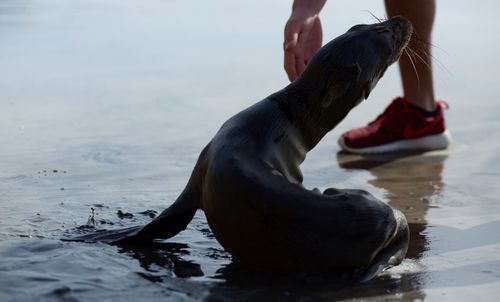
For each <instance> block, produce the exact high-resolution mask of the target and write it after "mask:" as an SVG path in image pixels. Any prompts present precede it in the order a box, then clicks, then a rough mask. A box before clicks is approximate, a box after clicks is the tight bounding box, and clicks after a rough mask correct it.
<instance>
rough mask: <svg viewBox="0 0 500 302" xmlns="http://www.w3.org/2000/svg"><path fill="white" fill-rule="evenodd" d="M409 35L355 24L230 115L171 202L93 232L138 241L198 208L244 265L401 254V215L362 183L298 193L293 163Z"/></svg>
mask: <svg viewBox="0 0 500 302" xmlns="http://www.w3.org/2000/svg"><path fill="white" fill-rule="evenodd" d="M410 35H411V24H409V22H408V21H407V20H406V19H403V18H401V17H396V18H392V19H390V20H388V21H385V22H382V23H379V24H373V25H361V26H355V27H353V28H352V29H351V30H349V31H348V32H347V33H346V34H344V35H342V36H340V37H339V38H337V39H335V40H333V41H332V42H330V43H328V44H327V45H325V46H324V47H323V48H322V49H321V50H320V51H319V52H318V53H317V54H316V55H315V56H314V58H313V59H312V60H311V62H310V63H309V65H308V67H307V69H306V70H305V71H304V73H303V74H302V75H301V77H300V78H299V79H298V80H296V81H294V82H293V83H291V84H290V85H289V86H287V87H286V88H284V89H283V90H281V91H278V92H276V93H275V94H273V95H271V96H269V97H267V98H265V99H264V100H262V101H260V102H258V103H256V104H255V105H253V106H251V107H249V108H247V109H245V110H244V111H242V112H240V113H238V114H236V115H235V116H233V117H232V118H230V119H229V120H228V121H227V122H225V123H224V125H223V126H222V127H221V128H220V130H219V131H218V132H217V134H216V135H215V137H214V138H213V139H212V140H211V142H210V143H209V144H208V145H207V146H206V147H205V149H204V150H203V151H202V153H201V155H200V157H199V159H198V162H197V163H196V166H195V168H194V170H193V173H192V175H191V178H190V180H189V182H188V184H187V186H186V188H185V189H184V191H183V192H182V194H181V195H180V196H179V197H178V199H177V200H176V201H175V202H174V204H172V206H170V207H169V208H167V209H166V210H165V211H164V212H163V213H162V214H161V215H160V216H159V217H157V218H156V219H154V220H153V221H152V222H151V223H150V224H148V225H146V226H144V227H142V228H131V229H129V230H124V231H123V232H121V233H119V234H118V233H115V234H113V235H110V234H108V235H105V234H103V235H102V236H103V237H101V238H102V239H106V240H113V241H116V240H118V241H119V242H126V243H135V244H138V243H146V242H149V241H151V240H153V239H155V238H169V237H172V236H174V235H175V234H177V233H178V232H179V231H181V230H183V229H185V227H186V226H187V224H188V223H189V221H190V220H191V219H192V217H193V215H194V213H195V212H196V210H197V209H199V208H201V209H203V210H204V212H205V214H206V217H207V221H208V224H209V226H210V228H211V229H212V231H213V233H214V235H215V237H216V238H217V240H218V241H219V242H220V243H221V245H222V246H223V247H224V248H225V249H227V250H228V251H229V252H230V253H231V254H232V255H233V256H234V257H235V258H237V259H238V260H239V261H241V262H242V263H243V264H246V265H249V266H251V267H257V268H264V269H274V270H287V271H331V270H363V271H364V272H365V276H370V277H372V276H374V275H375V274H376V273H377V272H378V271H379V270H380V269H381V268H383V267H385V266H387V265H388V264H390V263H397V262H399V261H401V259H402V257H403V256H404V254H405V252H406V248H407V244H408V226H407V223H406V220H405V218H404V215H402V214H401V213H400V212H399V211H397V210H393V209H392V208H391V207H389V206H388V205H387V204H385V203H383V202H381V201H380V200H377V199H376V198H375V197H373V196H372V195H371V194H369V193H368V192H366V191H362V190H338V189H333V188H331V189H327V190H325V192H323V194H321V193H320V192H319V191H318V190H307V189H306V188H304V187H303V186H302V173H301V171H300V168H299V165H300V164H301V163H302V162H303V161H304V159H305V156H306V153H307V152H308V151H310V150H311V149H312V148H313V147H314V146H315V145H316V144H317V143H318V142H319V141H320V140H321V138H322V137H323V136H324V135H325V134H326V133H327V132H328V131H330V130H331V129H333V128H334V127H335V126H336V125H337V124H338V123H339V122H340V121H341V120H342V119H343V118H344V117H345V116H346V115H347V113H348V112H349V111H350V110H351V109H352V108H353V107H355V106H356V105H357V104H358V103H359V102H360V101H361V100H363V99H364V98H367V97H368V94H369V92H370V90H371V89H372V88H373V87H374V86H375V84H376V82H377V81H378V80H379V78H380V77H381V76H382V74H383V73H384V71H385V69H386V68H387V67H388V66H389V65H390V64H392V63H393V62H395V61H396V60H397V59H398V58H399V56H400V55H401V52H402V51H403V49H404V47H405V46H406V44H407V43H408V41H409V38H410Z"/></svg>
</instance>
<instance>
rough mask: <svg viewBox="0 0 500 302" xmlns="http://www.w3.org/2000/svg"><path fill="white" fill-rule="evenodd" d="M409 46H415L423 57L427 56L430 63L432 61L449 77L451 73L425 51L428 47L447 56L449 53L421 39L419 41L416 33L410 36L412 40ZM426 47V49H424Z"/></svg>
mask: <svg viewBox="0 0 500 302" xmlns="http://www.w3.org/2000/svg"><path fill="white" fill-rule="evenodd" d="M410 43H411V44H413V45H415V46H418V48H419V50H420V51H421V52H422V53H423V54H424V55H425V56H428V57H429V58H431V60H432V61H434V62H435V63H436V65H437V66H438V67H439V68H440V69H441V70H443V71H445V72H446V73H448V74H449V75H451V74H452V73H451V71H450V70H449V69H448V68H447V67H446V66H445V65H444V64H443V63H442V62H441V61H440V60H438V59H437V58H436V57H435V56H434V55H432V54H431V53H429V52H428V51H427V47H430V48H432V49H439V50H441V51H443V52H444V53H445V54H447V55H449V53H447V52H446V51H445V50H444V49H442V48H440V47H438V46H436V45H434V44H432V43H430V42H427V41H425V40H423V39H420V38H419V37H418V35H417V34H416V33H413V35H412V39H411V42H410ZM426 46H427V47H426Z"/></svg>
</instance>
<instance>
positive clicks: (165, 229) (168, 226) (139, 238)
mask: <svg viewBox="0 0 500 302" xmlns="http://www.w3.org/2000/svg"><path fill="white" fill-rule="evenodd" d="M197 209H198V197H197V194H196V192H195V191H194V190H191V189H189V188H188V187H186V189H184V191H183V192H182V193H181V195H180V196H179V197H178V198H177V200H176V201H175V202H174V203H173V204H172V205H171V206H170V207H168V208H167V209H165V210H164V211H163V212H162V213H161V214H160V215H159V216H158V217H156V218H155V219H153V220H152V221H151V222H150V223H148V224H147V225H145V226H143V227H142V228H139V229H137V230H136V231H135V232H130V233H128V234H124V235H125V236H123V237H121V238H116V239H115V240H113V243H118V244H121V243H124V244H147V243H150V242H152V241H153V240H154V239H168V238H170V237H173V236H175V235H177V234H178V233H179V232H180V231H183V230H185V229H186V226H187V225H188V224H189V222H190V221H191V220H192V219H193V216H194V214H195V213H196V210H197Z"/></svg>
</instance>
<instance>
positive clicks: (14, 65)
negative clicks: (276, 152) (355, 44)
mask: <svg viewBox="0 0 500 302" xmlns="http://www.w3.org/2000/svg"><path fill="white" fill-rule="evenodd" d="M275 2H277V3H274V2H273V3H268V2H264V1H259V2H257V3H256V2H255V1H210V2H207V3H205V2H203V1H197V2H187V1H152V0H151V1H141V2H140V3H139V2H136V1H118V0H116V1H111V0H106V1H97V0H95V1H83V0H78V1H62V0H52V1H49V0H43V1H30V0H16V1H14V0H11V1H8V0H4V1H2V2H0V36H1V37H2V47H0V104H1V105H2V110H1V111H0V146H1V148H0V158H1V159H2V160H1V161H0V213H1V219H0V255H1V257H0V301H31V300H35V299H36V300H38V301H45V300H46V301H91V300H92V301H95V300H97V301H103V300H120V301H134V300H140V301H157V300H173V301H199V300H207V301H220V300H222V301H224V300H227V301H256V300H262V301H266V300H269V301H280V300H287V301H331V300H352V299H363V300H368V301H381V300H388V299H390V300H422V299H426V300H430V301H457V300H462V301H470V300H473V299H474V300H476V301H491V300H494V299H495V298H496V297H498V295H499V294H500V202H499V197H498V195H499V193H500V187H499V183H500V172H499V171H500V155H499V154H500V152H498V151H499V150H500V143H499V140H498V134H497V133H499V131H500V122H499V120H498V118H497V115H498V114H497V112H498V109H499V108H500V106H499V105H498V104H497V100H498V98H499V97H500V93H499V91H498V83H497V72H496V71H497V70H498V69H499V68H500V62H499V61H498V60H496V59H492V58H495V57H496V56H497V54H498V53H499V52H500V45H499V43H498V41H497V40H496V39H495V38H494V37H496V35H497V33H498V32H499V30H500V23H499V22H498V21H497V19H498V18H497V17H496V14H497V13H496V12H498V9H499V8H500V7H499V4H497V2H495V1H482V2H481V6H479V5H477V6H475V7H470V4H469V2H467V1H453V3H448V2H449V1H447V2H444V1H442V2H440V3H439V5H440V6H439V7H438V19H437V21H436V32H435V44H436V45H437V46H438V47H439V48H436V49H435V53H434V54H435V56H436V58H437V59H438V60H439V62H440V63H438V62H436V86H437V87H436V90H437V91H438V96H439V97H442V98H445V99H446V100H448V102H449V103H450V105H451V109H450V110H449V111H448V112H447V121H448V125H449V127H450V129H451V131H452V134H453V136H454V138H455V143H454V144H453V146H452V147H451V148H450V149H449V150H448V151H446V152H433V153H428V154H424V155H415V154H413V155H412V154H404V155H401V156H398V157H395V156H378V157H370V158H360V157H356V156H350V155H345V154H340V153H338V151H339V148H338V147H337V146H336V144H335V143H334V142H335V139H336V137H337V136H338V135H339V134H340V133H341V132H342V131H344V130H347V129H349V128H351V127H353V126H359V125H362V124H364V123H366V122H367V119H371V118H373V117H374V112H377V113H378V112H380V111H382V109H383V107H384V106H385V105H386V103H387V101H388V100H389V99H390V98H392V97H393V96H394V95H396V94H397V93H399V79H398V72H397V68H392V69H391V70H390V71H389V72H388V73H387V74H386V76H385V77H384V79H382V80H381V82H380V83H379V85H378V86H377V89H375V91H374V92H373V93H372V95H371V97H370V99H369V100H368V101H366V102H364V103H363V104H362V105H360V106H359V107H358V108H356V110H355V111H353V112H352V114H350V116H349V117H348V118H347V119H346V120H345V121H344V122H343V123H342V124H341V125H339V127H338V128H337V129H335V130H334V131H332V133H330V134H329V135H327V137H325V139H324V141H323V142H322V143H321V144H320V145H319V146H318V147H317V148H316V149H315V150H314V151H313V152H311V153H310V154H309V155H308V159H307V160H306V162H305V163H304V165H303V170H304V175H305V184H306V186H307V187H310V188H312V187H319V188H321V189H323V188H326V187H331V186H335V187H340V188H361V189H365V190H368V191H370V192H371V193H373V194H375V195H376V196H378V197H379V198H381V199H382V200H384V201H386V202H388V203H389V204H390V205H391V206H394V207H396V208H399V209H401V210H402V211H404V213H405V214H406V216H407V218H408V221H409V223H410V225H411V232H412V239H411V244H410V250H409V252H408V255H407V259H405V261H404V262H403V264H402V265H400V266H397V267H394V268H392V269H389V270H388V271H386V272H384V273H383V274H382V275H381V276H380V277H378V278H377V279H375V280H373V281H371V282H369V283H366V284H355V285H353V284H346V283H345V282H342V281H341V280H336V279H332V278H330V277H327V276H318V275H293V276H283V275H276V274H271V273H263V272H251V271H246V270H244V269H242V268H240V267H238V265H237V264H236V263H233V261H232V259H231V257H230V255H229V254H228V253H227V252H225V251H224V250H223V249H222V248H221V247H220V245H219V244H218V243H217V242H216V241H215V239H214V238H213V236H212V234H211V232H210V230H209V227H208V225H207V223H206V220H205V217H204V215H203V213H202V212H198V213H197V215H196V216H195V219H194V220H193V221H192V222H191V224H190V225H189V227H188V229H187V230H186V231H184V232H182V233H181V234H179V235H178V236H176V237H174V238H172V239H170V240H168V241H167V242H165V243H163V244H162V245H159V246H157V247H154V248H150V249H142V250H141V249H134V250H127V249H124V248H118V247H115V246H109V245H106V244H84V243H75V242H62V241H60V240H59V239H60V238H62V237H64V236H65V234H68V232H69V233H70V234H75V233H84V232H89V231H93V229H92V228H90V227H88V226H86V224H87V222H88V218H89V216H90V215H91V208H93V209H94V210H95V215H94V218H95V221H96V223H97V226H96V228H98V229H110V228H120V227H124V226H131V225H136V224H143V223H146V222H147V221H149V220H150V219H151V218H150V214H152V213H154V212H153V211H156V212H159V211H161V210H162V209H164V208H165V207H166V206H168V205H169V204H170V203H171V202H172V201H173V200H174V199H175V198H176V197H177V194H179V192H180V191H181V190H182V188H183V186H184V185H185V182H186V181H187V178H188V176H189V174H190V172H191V169H192V167H193V165H194V161H195V160H196V158H197V156H198V154H199V152H200V150H201V149H202V147H203V146H204V145H205V144H206V143H207V142H208V141H209V140H210V138H211V137H212V136H213V135H214V134H215V132H216V131H217V129H218V127H219V126H220V125H221V124H222V122H223V121H224V120H226V119H227V118H228V117H229V116H231V115H232V114H234V113H236V112H238V111H239V110H241V109H243V108H245V107H246V106H248V105H250V104H252V103H254V102H256V101H258V100H260V99H262V98H264V97H265V96H267V95H268V94H270V93H271V92H273V91H275V90H278V89H280V88H281V87H283V86H284V85H285V84H286V83H287V81H286V77H285V74H284V72H283V71H282V57H281V56H282V53H281V43H282V40H281V39H282V37H281V35H282V27H283V24H284V22H285V20H286V18H287V15H288V13H289V3H286V1H279V3H278V1H275ZM281 2H282V3H281ZM365 9H369V10H370V11H372V12H373V13H374V14H376V15H379V16H383V15H384V12H383V7H382V6H381V3H377V4H373V3H371V1H356V3H353V4H348V3H347V2H346V3H338V2H337V3H334V2H332V3H328V4H327V6H326V7H325V10H324V12H323V14H322V16H323V23H324V28H325V37H334V36H336V35H338V34H340V33H342V32H343V31H344V30H345V29H347V28H349V27H350V26H351V25H353V24H354V23H358V22H373V19H372V17H371V16H370V15H369V14H368V13H366V12H363V10H365ZM339 10H342V13H339ZM464 37H466V38H464ZM440 64H442V65H444V67H440V66H437V65H440ZM148 210H150V211H149V212H145V211H148ZM119 211H121V212H120V213H122V214H118V213H119Z"/></svg>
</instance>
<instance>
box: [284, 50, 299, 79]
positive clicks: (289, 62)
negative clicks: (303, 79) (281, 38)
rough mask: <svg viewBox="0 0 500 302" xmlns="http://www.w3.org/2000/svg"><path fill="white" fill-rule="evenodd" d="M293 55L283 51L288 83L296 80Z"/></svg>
mask: <svg viewBox="0 0 500 302" xmlns="http://www.w3.org/2000/svg"><path fill="white" fill-rule="evenodd" d="M295 61H296V59H295V55H294V54H293V53H291V52H288V51H285V63H284V67H285V71H286V74H287V75H288V79H289V80H290V82H292V81H294V80H295V79H296V78H297V71H296V69H295V65H296V64H295Z"/></svg>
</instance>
